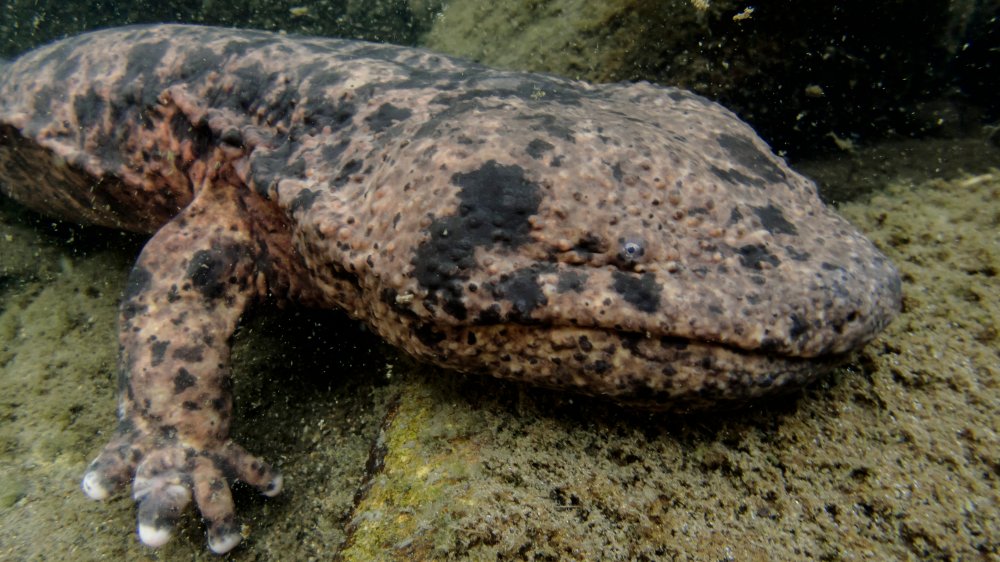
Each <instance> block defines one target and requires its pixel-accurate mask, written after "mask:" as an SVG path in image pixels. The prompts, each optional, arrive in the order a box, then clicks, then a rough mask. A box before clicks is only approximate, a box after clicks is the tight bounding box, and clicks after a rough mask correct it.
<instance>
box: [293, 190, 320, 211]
mask: <svg viewBox="0 0 1000 562" xmlns="http://www.w3.org/2000/svg"><path fill="white" fill-rule="evenodd" d="M317 197H319V192H318V191H313V190H311V189H303V190H302V191H300V192H299V194H298V195H296V196H295V199H294V200H292V205H291V209H292V212H293V213H295V212H297V211H308V210H309V209H310V208H311V207H312V205H313V203H315V202H316V198H317Z"/></svg>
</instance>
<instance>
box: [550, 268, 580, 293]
mask: <svg viewBox="0 0 1000 562" xmlns="http://www.w3.org/2000/svg"><path fill="white" fill-rule="evenodd" d="M586 283H587V275H586V274H584V273H577V272H575V271H565V272H563V273H560V274H559V281H557V282H556V290H557V291H559V292H560V293H565V292H566V291H573V292H574V293H579V292H580V291H582V290H583V287H584V286H585V285H586Z"/></svg>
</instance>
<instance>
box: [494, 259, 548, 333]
mask: <svg viewBox="0 0 1000 562" xmlns="http://www.w3.org/2000/svg"><path fill="white" fill-rule="evenodd" d="M493 296H494V297H495V298H497V299H504V300H507V301H510V303H511V305H512V310H511V312H510V318H509V319H510V320H515V321H524V320H527V319H528V316H530V315H531V311H533V310H535V308H537V307H538V306H545V305H546V304H548V302H549V301H548V299H546V298H545V295H544V294H543V293H542V287H541V285H539V284H538V272H537V271H535V270H534V269H521V270H518V271H515V272H514V273H513V274H512V275H510V276H505V278H504V279H501V281H500V283H498V284H497V286H496V287H495V288H494V289H493Z"/></svg>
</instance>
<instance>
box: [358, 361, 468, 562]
mask: <svg viewBox="0 0 1000 562" xmlns="http://www.w3.org/2000/svg"><path fill="white" fill-rule="evenodd" d="M438 376H440V374H438ZM399 392H400V394H399V398H398V399H397V402H396V404H395V406H394V407H393V408H392V409H391V410H390V413H389V415H388V416H387V418H386V421H385V424H384V425H383V429H382V432H381V434H380V435H379V438H378V441H377V442H376V444H375V446H374V447H373V449H372V453H371V456H370V458H369V462H368V474H367V477H366V480H367V481H366V483H365V484H364V485H363V486H362V488H361V490H360V491H359V496H360V498H359V501H358V503H357V505H356V507H355V510H354V512H353V514H352V518H351V521H350V523H349V525H348V526H349V533H350V537H349V539H348V541H347V543H346V545H345V548H344V549H343V551H342V552H341V556H342V558H343V559H344V560H373V559H379V558H383V557H386V556H388V557H390V558H394V557H402V558H406V559H427V558H431V557H434V556H440V555H443V554H445V553H447V552H448V550H449V548H450V545H451V544H452V543H453V542H454V541H453V537H452V535H453V528H454V522H455V521H456V520H457V519H459V518H461V517H462V516H464V515H465V512H466V511H467V508H468V507H470V502H471V499H472V485H473V483H474V482H475V473H476V472H478V470H479V465H480V447H481V443H480V442H479V440H480V439H482V438H483V436H484V435H486V433H485V432H484V431H483V424H482V423H481V422H482V420H481V419H480V418H479V416H477V415H476V412H475V411H470V410H469V409H468V408H464V407H462V405H461V404H456V403H455V402H454V401H447V400H442V399H441V389H440V388H439V387H435V386H430V385H427V384H422V383H421V382H420V381H407V382H404V383H403V384H402V385H401V388H400V389H399Z"/></svg>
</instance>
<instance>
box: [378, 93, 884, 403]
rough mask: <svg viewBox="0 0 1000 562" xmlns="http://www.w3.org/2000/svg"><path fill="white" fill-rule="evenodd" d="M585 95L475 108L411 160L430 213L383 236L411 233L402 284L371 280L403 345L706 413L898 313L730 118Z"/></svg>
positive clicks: (855, 243) (809, 191)
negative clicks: (402, 331) (391, 309)
mask: <svg viewBox="0 0 1000 562" xmlns="http://www.w3.org/2000/svg"><path fill="white" fill-rule="evenodd" d="M587 94H588V95H581V96H578V97H577V98H576V99H574V100H573V101H572V103H569V102H567V100H565V99H563V100H560V103H559V104H558V105H557V106H556V105H555V101H556V100H550V101H551V102H552V103H548V102H539V101H537V100H531V99H501V98H487V99H476V104H475V106H474V107H472V106H470V108H469V110H468V111H466V112H462V111H457V110H456V111H452V112H451V113H450V114H449V116H448V117H449V119H448V121H447V122H441V123H437V124H436V125H434V126H433V127H431V128H430V133H428V134H426V135H425V137H424V138H423V139H419V138H418V140H417V141H416V142H414V143H412V144H411V145H409V147H408V150H410V151H412V153H414V154H421V156H419V157H417V159H416V160H415V164H414V165H413V166H412V167H411V168H412V169H414V170H419V171H420V173H415V174H414V175H413V177H412V178H411V179H410V181H411V183H412V186H411V187H412V191H411V193H413V194H414V195H413V198H414V199H415V201H412V202H411V204H421V203H420V201H419V197H420V194H421V193H428V194H430V193H434V194H435V195H434V197H435V199H434V201H436V202H437V203H435V204H433V205H430V204H427V209H428V210H427V212H426V213H424V214H416V216H415V218H414V219H413V223H412V224H403V225H397V231H399V232H410V231H415V232H419V233H420V235H419V236H417V237H414V239H413V240H412V242H411V243H412V246H411V251H410V253H409V255H411V256H412V259H411V260H410V264H409V269H408V270H407V271H408V274H407V275H404V276H398V275H397V276H392V275H386V276H385V277H384V279H385V280H386V281H388V284H389V285H391V290H390V291H389V294H391V295H393V296H397V297H398V295H407V298H406V303H405V306H404V307H403V308H405V310H406V315H407V318H408V320H407V322H408V324H407V326H408V328H407V329H408V330H411V331H412V333H413V335H412V336H406V335H399V336H397V337H396V338H395V339H397V341H400V343H401V345H403V346H404V347H406V348H408V349H411V350H416V353H417V354H418V355H425V356H428V357H431V358H433V359H435V360H437V361H439V362H444V363H446V364H449V365H451V366H455V367H457V368H460V369H466V370H486V371H489V372H493V373H494V374H499V375H500V376H504V377H508V378H509V377H513V378H522V379H530V380H532V381H534V382H537V383H541V384H545V385H550V386H570V387H574V388H578V389H581V390H583V391H586V392H590V393H597V394H609V395H613V396H616V397H618V398H619V399H622V400H625V401H643V402H645V401H653V402H657V401H659V402H663V403H667V404H668V405H669V403H672V402H677V401H681V402H685V401H687V402H689V403H708V402H713V401H718V400H728V399H742V398H744V397H748V396H753V395H756V394H761V393H765V392H769V391H771V390H772V389H773V388H775V387H780V386H786V385H789V384H791V383H793V382H801V381H803V380H805V379H808V378H809V377H811V376H812V374H813V372H814V369H813V367H814V366H815V365H816V364H825V363H830V362H832V361H833V360H835V359H836V358H837V357H838V356H840V355H841V354H843V353H845V352H847V351H849V350H851V349H853V348H856V347H857V346H859V345H861V344H863V343H865V342H866V341H868V340H869V339H871V338H872V337H874V335H875V334H877V333H878V332H879V331H880V330H881V329H882V328H884V327H885V326H886V324H887V323H888V322H889V321H890V319H891V318H892V317H893V316H894V314H895V312H896V311H897V310H898V307H899V302H900V283H899V277H898V274H897V272H896V270H895V269H894V268H893V266H892V265H891V264H890V263H889V261H888V260H887V259H886V258H885V257H884V256H883V255H882V254H880V253H879V252H878V250H876V249H875V248H874V246H873V245H872V244H871V243H870V242H869V241H868V240H866V239H865V238H864V237H863V236H862V235H861V234H860V233H859V232H858V231H857V230H856V229H854V228H853V227H852V226H851V225H850V224H848V223H847V222H846V221H845V220H843V219H842V218H840V217H838V216H837V215H835V214H834V213H833V212H831V211H830V210H828V209H827V208H826V207H825V206H824V205H823V204H822V203H821V201H820V200H819V198H818V196H817V190H816V188H815V185H814V184H813V183H812V182H810V181H809V180H807V179H805V178H804V177H802V176H800V175H798V174H797V173H795V172H794V171H792V170H791V169H790V168H788V167H787V165H786V164H785V163H784V162H783V161H782V160H781V159H779V158H778V157H776V156H774V155H773V154H772V153H771V151H770V149H769V148H768V147H767V145H766V144H765V143H764V142H763V141H762V140H760V139H759V138H758V137H757V136H756V135H755V134H754V132H753V131H752V130H751V129H750V128H749V127H748V126H747V125H745V124H744V123H742V122H741V121H739V120H738V119H737V118H736V117H735V116H734V115H732V114H731V113H730V112H728V111H726V110H725V109H723V108H721V107H720V106H718V105H716V104H714V103H710V102H708V101H706V100H704V99H702V98H700V97H697V96H694V95H692V94H688V93H686V92H681V91H678V90H671V89H662V88H655V87H652V86H648V85H633V86H620V85H612V86H603V87H595V88H594V89H593V90H588V91H587ZM425 129H427V128H426V127H425ZM425 132H426V131H425ZM458 138H464V139H468V142H454V141H455V139H458ZM447 141H452V142H447ZM430 146H434V147H435V148H434V150H426V148H427V147H430ZM422 149H424V150H423V151H422ZM420 158H424V159H426V160H425V161H421V160H420ZM428 170H432V172H427V171H428ZM397 243H400V244H404V245H405V244H407V243H408V242H406V241H402V240H400V241H397ZM393 280H395V281H396V282H398V283H397V284H395V285H394V286H392V285H393ZM411 296H412V298H411ZM408 337H409V338H415V340H414V341H410V342H409V343H408V342H407V341H405V340H406V339H407V338H408ZM417 340H419V341H417ZM691 396H694V397H695V399H693V400H688V398H689V397H691Z"/></svg>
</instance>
